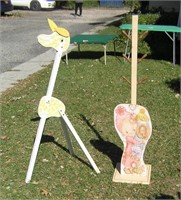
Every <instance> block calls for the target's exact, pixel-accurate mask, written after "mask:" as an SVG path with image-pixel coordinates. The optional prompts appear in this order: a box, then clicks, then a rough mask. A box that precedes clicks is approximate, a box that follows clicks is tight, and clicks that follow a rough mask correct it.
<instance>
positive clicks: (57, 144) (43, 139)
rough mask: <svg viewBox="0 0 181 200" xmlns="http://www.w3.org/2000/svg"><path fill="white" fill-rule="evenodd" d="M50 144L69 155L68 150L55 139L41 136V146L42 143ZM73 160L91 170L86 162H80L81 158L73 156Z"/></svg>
mask: <svg viewBox="0 0 181 200" xmlns="http://www.w3.org/2000/svg"><path fill="white" fill-rule="evenodd" d="M48 142H51V143H53V144H55V145H56V146H58V147H59V148H61V149H62V150H64V151H65V152H66V153H69V154H70V152H69V150H68V149H67V148H65V147H64V146H62V145H61V144H59V143H58V142H56V141H55V138H54V137H53V136H51V135H42V138H41V144H42V143H48ZM73 157H74V158H76V159H78V160H79V161H80V162H82V163H83V164H84V165H87V166H88V167H89V168H91V169H92V167H91V165H89V164H88V163H87V162H86V161H84V160H82V159H81V158H79V157H78V156H76V155H73Z"/></svg>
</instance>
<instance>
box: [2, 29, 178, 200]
mask: <svg viewBox="0 0 181 200" xmlns="http://www.w3.org/2000/svg"><path fill="white" fill-rule="evenodd" d="M111 30H114V31H113V32H115V31H116V30H117V29H116V28H115V27H109V28H108V29H106V30H104V31H103V32H104V33H111ZM81 49H82V53H81V54H78V52H77V49H75V50H74V51H73V52H71V53H70V55H69V65H66V64H65V62H63V61H62V62H61V64H60V69H59V73H58V77H57V81H56V85H55V88H54V94H53V96H54V97H56V98H58V99H60V100H61V101H63V102H64V104H65V105H66V113H67V115H68V117H69V119H70V121H71V122H72V124H73V126H74V128H75V129H76V131H77V133H78V134H79V136H80V138H81V139H82V141H83V143H84V144H85V146H86V148H87V149H88V151H89V152H90V154H91V156H92V157H93V159H94V161H95V162H96V164H97V166H98V167H99V169H100V171H101V173H100V174H99V175H97V174H96V173H95V172H94V170H93V169H92V168H91V166H90V165H89V163H88V160H87V158H86V156H85V155H84V153H83V152H82V150H81V149H80V147H79V145H78V144H77V142H76V140H75V139H74V137H73V135H71V134H70V136H71V139H72V143H73V147H74V151H75V154H76V156H75V157H72V156H71V155H70V154H69V152H68V147H67V144H66V141H65V137H64V135H63V130H62V127H61V124H60V120H59V119H58V118H50V119H49V120H47V123H46V126H45V129H44V133H43V137H42V142H41V145H40V148H39V153H38V156H37V160H36V163H35V168H34V171H33V176H32V180H31V182H30V183H29V184H25V176H26V172H27V168H28V164H29V159H30V155H31V151H32V147H33V142H34V139H35V136H36V131H37V127H38V124H39V118H38V114H37V107H38V104H39V100H40V98H41V97H42V96H44V95H45V94H46V89H47V85H48V81H49V77H50V72H51V69H52V65H49V66H46V67H44V68H43V69H42V70H41V71H39V72H37V73H35V74H33V75H32V76H30V77H29V78H27V79H26V80H22V81H20V82H19V84H17V85H16V86H15V87H14V88H13V89H9V90H7V91H6V92H4V93H3V94H2V97H1V136H0V141H1V148H0V158H1V176H0V178H1V182H0V183H1V192H0V197H1V199H32V200H34V199H101V200H103V199H179V191H180V148H179V146H180V136H179V124H180V121H179V115H180V108H179V102H180V95H179V91H180V89H179V85H180V83H179V82H180V77H179V75H180V67H179V65H176V66H173V65H172V64H171V63H170V62H167V61H164V60H152V59H144V60H143V61H142V62H140V63H139V64H138V80H141V79H143V78H145V77H146V78H147V80H146V81H145V82H143V83H142V84H140V85H139V86H138V100H137V104H139V105H143V106H144V107H146V108H147V110H148V112H149V114H150V117H151V120H152V126H153V132H152V136H151V138H150V140H149V143H148V145H147V148H146V151H145V155H144V161H145V163H146V164H151V166H152V173H151V183H150V185H141V184H126V183H114V182H112V178H113V173H114V169H115V166H116V163H117V162H120V160H121V155H122V150H123V144H122V141H121V140H120V138H119V136H118V134H117V132H116V130H115V128H114V121H113V111H114V108H115V107H116V106H117V105H118V104H120V103H130V101H131V100H130V91H131V88H130V85H129V83H128V82H127V81H125V80H124V79H123V76H125V77H127V78H128V79H130V72H131V66H130V64H129V63H127V62H124V60H123V58H122V57H121V54H120V51H119V50H118V54H117V56H114V55H113V46H112V44H109V45H108V47H107V49H108V55H107V65H104V57H103V49H102V46H100V45H92V46H91V45H84V46H82V47H81Z"/></svg>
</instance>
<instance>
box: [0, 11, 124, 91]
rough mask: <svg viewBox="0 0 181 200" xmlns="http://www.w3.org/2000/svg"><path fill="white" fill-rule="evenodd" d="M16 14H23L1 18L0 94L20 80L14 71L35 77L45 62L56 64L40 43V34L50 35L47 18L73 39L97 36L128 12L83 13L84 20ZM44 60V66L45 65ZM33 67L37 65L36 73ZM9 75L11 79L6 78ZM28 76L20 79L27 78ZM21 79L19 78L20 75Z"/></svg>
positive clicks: (62, 15)
mask: <svg viewBox="0 0 181 200" xmlns="http://www.w3.org/2000/svg"><path fill="white" fill-rule="evenodd" d="M13 12H14V13H16V14H17V13H18V14H21V16H20V17H19V16H15V15H13V16H5V17H0V34H1V35H0V36H1V38H0V42H1V45H0V51H1V54H0V89H1V90H0V92H1V91H4V90H5V89H6V88H7V87H8V86H7V84H6V83H5V82H7V80H6V79H13V77H14V76H17V75H15V74H13V73H12V72H13V71H18V70H19V71H23V70H24V69H25V70H26V73H27V74H30V73H34V72H35V71H36V70H38V68H37V67H36V65H39V67H40V66H41V65H43V64H45V62H46V64H48V63H49V62H50V61H52V60H53V58H54V57H52V56H54V55H53V54H54V52H52V53H51V51H50V50H49V49H47V48H44V47H42V46H41V45H39V44H38V42H37V36H38V35H39V34H42V33H43V34H49V33H50V29H49V27H48V23H47V18H50V19H52V20H54V21H55V23H56V24H57V25H58V26H62V27H64V28H66V29H67V30H69V32H70V34H71V36H73V35H76V34H79V33H83V32H96V31H97V30H99V29H101V27H102V28H104V27H105V25H106V24H108V23H109V22H111V21H116V20H119V19H120V18H121V15H122V14H123V13H125V12H127V11H126V10H124V9H123V8H116V9H115V8H114V9H105V8H97V9H84V11H83V17H79V16H76V17H75V16H74V15H73V10H53V11H41V12H33V11H29V10H15V11H13ZM36 58H37V59H36ZM42 59H43V60H44V61H45V62H42ZM28 63H29V65H28ZM30 65H34V70H33V71H32V70H31V67H30ZM28 70H30V71H28ZM27 71H28V72H27ZM10 72H11V73H10ZM16 73H17V72H16ZM7 74H8V75H9V78H6V77H7ZM27 74H25V76H22V77H18V78H19V79H23V78H26V76H27ZM18 76H20V72H19V73H18ZM2 79H4V80H2ZM10 82H13V81H10ZM8 84H9V82H8ZM11 84H12V83H11Z"/></svg>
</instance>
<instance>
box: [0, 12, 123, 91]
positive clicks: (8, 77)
mask: <svg viewBox="0 0 181 200" xmlns="http://www.w3.org/2000/svg"><path fill="white" fill-rule="evenodd" d="M95 10H96V9H89V10H87V11H86V17H85V18H83V17H82V18H80V17H79V22H80V23H81V22H83V21H84V22H85V21H87V22H90V21H91V20H90V19H92V18H95V17H97V16H96V15H97V12H96V14H95ZM102 10H103V9H102ZM103 11H105V9H104V10H103ZM126 12H127V11H126V10H125V11H124V10H118V9H116V10H114V9H112V12H111V14H109V15H110V18H111V17H112V18H114V19H113V20H110V21H106V22H104V23H101V24H100V25H99V26H97V27H95V28H93V29H91V30H90V31H88V32H84V33H86V34H93V33H96V32H97V31H99V30H103V29H104V28H105V27H106V25H108V24H110V23H112V22H114V21H117V20H119V19H121V14H123V13H126ZM98 13H99V16H98V17H97V18H99V20H100V19H103V18H104V15H105V12H98ZM62 14H63V13H62ZM103 14H104V15H103ZM118 14H119V15H118ZM66 20H67V22H68V21H69V20H70V19H69V18H68V19H66ZM73 48H76V47H75V46H72V45H70V47H69V49H68V52H71V50H72V49H73ZM54 56H55V50H54V49H50V50H48V51H46V52H45V53H43V54H41V55H38V56H37V57H34V58H33V59H31V60H29V61H27V62H25V63H23V64H20V65H18V66H16V67H14V68H13V69H12V70H10V71H7V72H4V73H2V74H0V94H1V93H2V92H4V91H6V90H7V89H8V88H12V87H14V85H15V84H17V83H18V81H19V80H23V79H25V78H27V77H28V76H29V75H31V74H33V73H35V72H37V71H39V70H41V69H42V66H45V65H48V64H50V63H51V62H53V60H54ZM63 56H64V54H63Z"/></svg>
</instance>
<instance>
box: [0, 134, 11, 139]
mask: <svg viewBox="0 0 181 200" xmlns="http://www.w3.org/2000/svg"><path fill="white" fill-rule="evenodd" d="M0 139H1V140H9V137H8V136H7V135H2V136H0Z"/></svg>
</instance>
